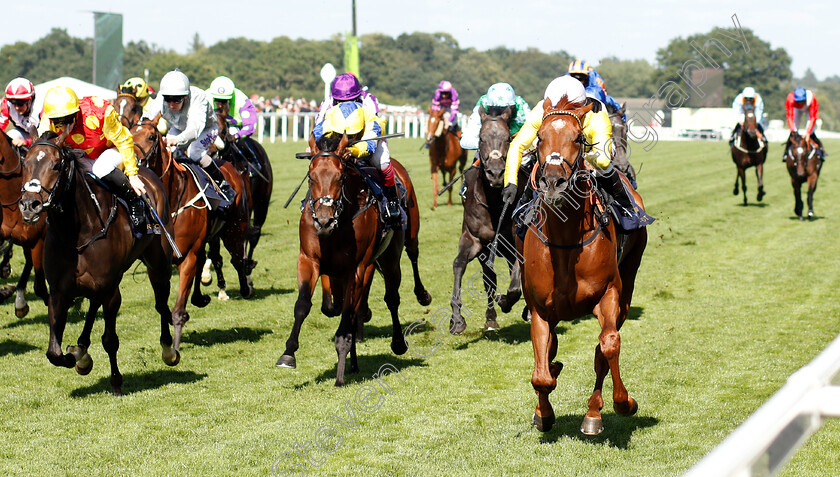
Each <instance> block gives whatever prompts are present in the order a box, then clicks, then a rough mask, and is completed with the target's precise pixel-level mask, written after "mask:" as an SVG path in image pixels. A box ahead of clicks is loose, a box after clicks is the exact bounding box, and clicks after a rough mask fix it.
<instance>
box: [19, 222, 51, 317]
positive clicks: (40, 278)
mask: <svg viewBox="0 0 840 477" xmlns="http://www.w3.org/2000/svg"><path fill="white" fill-rule="evenodd" d="M32 268H33V269H34V270H35V284H34V286H33V290H34V292H35V296H37V297H38V298H40V299H42V300H44V306H49V300H50V292H49V290H48V289H47V279H46V276H45V275H44V240H43V239H40V240H38V242H37V243H36V244H35V246H34V247H32ZM27 279H28V275H27ZM23 287H24V289H25V288H26V284H24V285H23Z"/></svg>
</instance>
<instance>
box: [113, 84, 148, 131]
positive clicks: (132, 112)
mask: <svg viewBox="0 0 840 477" xmlns="http://www.w3.org/2000/svg"><path fill="white" fill-rule="evenodd" d="M117 93H119V94H118V95H117V99H115V100H114V111H116V112H117V114H118V115H119V117H120V122H121V123H122V124H123V126H125V127H127V128H129V129H131V127H132V126H134V125H135V124H137V123H139V122H140V119H141V118H142V117H143V107H142V106H140V103H139V102H137V98H136V97H134V94H133V93H126V92H121V91H119V89H118V90H117Z"/></svg>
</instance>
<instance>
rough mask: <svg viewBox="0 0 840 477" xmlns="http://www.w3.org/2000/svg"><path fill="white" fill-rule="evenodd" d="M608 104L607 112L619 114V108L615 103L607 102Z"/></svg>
mask: <svg viewBox="0 0 840 477" xmlns="http://www.w3.org/2000/svg"><path fill="white" fill-rule="evenodd" d="M606 106H607V113H609V114H617V113H618V108H616V107H615V105H614V104H607V105H606Z"/></svg>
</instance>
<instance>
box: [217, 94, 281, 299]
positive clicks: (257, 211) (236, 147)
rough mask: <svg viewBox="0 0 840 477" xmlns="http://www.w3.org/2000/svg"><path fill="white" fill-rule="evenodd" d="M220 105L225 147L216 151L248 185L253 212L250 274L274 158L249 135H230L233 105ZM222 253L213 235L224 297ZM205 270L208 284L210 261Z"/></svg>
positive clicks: (268, 200)
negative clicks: (231, 108)
mask: <svg viewBox="0 0 840 477" xmlns="http://www.w3.org/2000/svg"><path fill="white" fill-rule="evenodd" d="M217 104H220V103H217ZM221 104H222V106H221V108H220V109H217V111H216V117H217V119H218V121H219V137H220V138H222V141H223V142H224V145H225V147H224V148H223V149H221V150H220V151H218V152H217V154H218V155H219V156H220V157H221V159H223V160H224V161H226V162H229V163H231V164H233V166H234V167H235V168H236V170H237V171H238V172H239V174H240V175H241V176H242V181H243V183H244V185H245V196H246V198H247V200H248V211H249V213H250V217H249V223H248V229H247V244H246V246H247V249H248V250H247V258H246V260H245V266H246V270H247V272H248V276H250V275H251V272H252V271H253V270H254V267H256V266H257V262H256V261H255V260H254V249H255V248H256V247H257V244H258V243H259V241H260V236H261V235H262V226H263V225H264V224H265V220H266V218H267V217H268V207H269V205H270V204H271V193H272V191H273V189H274V173H273V171H272V169H271V161H270V160H269V159H268V154H267V153H266V152H265V149H264V148H263V147H262V145H261V144H260V143H258V142H257V141H255V140H253V139H252V138H250V137H245V138H242V139H239V140H237V139H236V138H234V137H233V136H230V135H229V133H228V124H227V120H226V119H225V118H226V116H227V113H228V112H229V110H230V104H229V103H228V102H225V103H221ZM248 150H250V151H253V154H254V156H255V158H256V161H257V164H256V165H255V164H251V163H250V161H249V159H248V158H246V157H245V154H248ZM219 252H220V244H219V238H218V237H213V238H212V240H211V241H210V251H209V253H208V257H209V258H210V259H211V261H212V264H213V268H214V269H215V271H216V276H217V285H218V287H219V290H220V291H219V295H220V297H222V296H224V295H222V294H223V293H225V292H224V290H225V278H224V274H223V272H222V266H223V263H222V256H221V254H220V253H219ZM204 272H206V273H204ZM204 272H203V273H202V282H203V283H204V284H205V285H209V284H210V281H211V280H212V276H211V275H210V274H209V269H208V264H205V265H204ZM225 294H226V293H225Z"/></svg>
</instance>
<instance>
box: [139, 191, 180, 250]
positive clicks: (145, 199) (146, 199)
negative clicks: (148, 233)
mask: <svg viewBox="0 0 840 477" xmlns="http://www.w3.org/2000/svg"><path fill="white" fill-rule="evenodd" d="M140 198H142V199H143V202H144V203H145V204H146V207H148V208H149V211H150V212H151V213H152V217H153V218H154V219H155V220H156V221H157V223H158V224H160V228H161V230H162V231H163V235H164V236H165V237H166V241H167V242H169V246H170V247H172V251H173V252H175V256H176V257H177V258H178V259H179V260H180V259H182V258H184V255H183V254H181V251H180V250H178V246H177V245H175V240H173V239H172V236H171V235H169V232H168V231H167V230H166V226H165V225H164V224H163V221H162V220H160V216H158V213H157V210H155V208H154V206H153V205H152V202H151V201H150V200H149V196H148V195H146V194H143V195H141V196H140Z"/></svg>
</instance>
